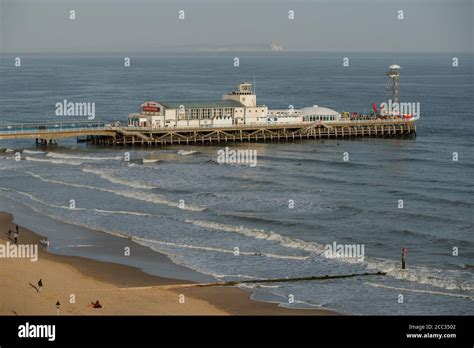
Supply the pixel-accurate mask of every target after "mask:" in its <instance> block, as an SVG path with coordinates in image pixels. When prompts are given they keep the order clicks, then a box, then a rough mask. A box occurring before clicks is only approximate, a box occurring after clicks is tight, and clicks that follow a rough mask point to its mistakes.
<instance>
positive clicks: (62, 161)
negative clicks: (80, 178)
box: [25, 156, 82, 166]
mask: <svg viewBox="0 0 474 348" xmlns="http://www.w3.org/2000/svg"><path fill="white" fill-rule="evenodd" d="M25 160H27V161H32V162H43V163H53V164H67V165H70V166H80V165H81V164H82V162H80V161H64V160H59V159H58V160H54V159H45V158H37V157H30V156H26V157H25Z"/></svg>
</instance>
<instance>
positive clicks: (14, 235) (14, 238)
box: [13, 232, 18, 244]
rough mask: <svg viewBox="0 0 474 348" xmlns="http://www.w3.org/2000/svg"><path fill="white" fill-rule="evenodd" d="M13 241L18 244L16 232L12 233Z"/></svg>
mask: <svg viewBox="0 0 474 348" xmlns="http://www.w3.org/2000/svg"><path fill="white" fill-rule="evenodd" d="M13 240H14V241H15V244H18V232H15V233H13Z"/></svg>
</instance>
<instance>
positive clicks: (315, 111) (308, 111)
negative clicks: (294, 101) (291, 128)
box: [302, 105, 340, 116]
mask: <svg viewBox="0 0 474 348" xmlns="http://www.w3.org/2000/svg"><path fill="white" fill-rule="evenodd" d="M302 111H303V115H305V116H310V115H316V116H333V115H339V116H340V113H339V112H337V111H335V110H332V109H329V108H324V107H322V106H317V105H314V106H310V107H307V108H303V109H302Z"/></svg>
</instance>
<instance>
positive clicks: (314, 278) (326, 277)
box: [166, 272, 387, 289]
mask: <svg viewBox="0 0 474 348" xmlns="http://www.w3.org/2000/svg"><path fill="white" fill-rule="evenodd" d="M385 275H387V273H385V272H373V273H369V272H366V273H351V274H335V275H324V276H307V277H293V278H272V279H268V278H265V279H249V280H235V281H224V282H214V283H191V284H179V285H168V286H166V288H167V289H176V288H191V287H209V286H238V285H241V284H266V283H294V282H303V281H318V280H330V279H344V278H355V277H369V276H385Z"/></svg>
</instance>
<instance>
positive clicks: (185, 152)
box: [177, 150, 197, 156]
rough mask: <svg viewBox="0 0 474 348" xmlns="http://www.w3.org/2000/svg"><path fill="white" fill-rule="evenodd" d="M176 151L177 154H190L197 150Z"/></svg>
mask: <svg viewBox="0 0 474 348" xmlns="http://www.w3.org/2000/svg"><path fill="white" fill-rule="evenodd" d="M177 153H178V155H181V156H188V155H192V154H195V153H197V151H192V150H179V151H178V152H177Z"/></svg>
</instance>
